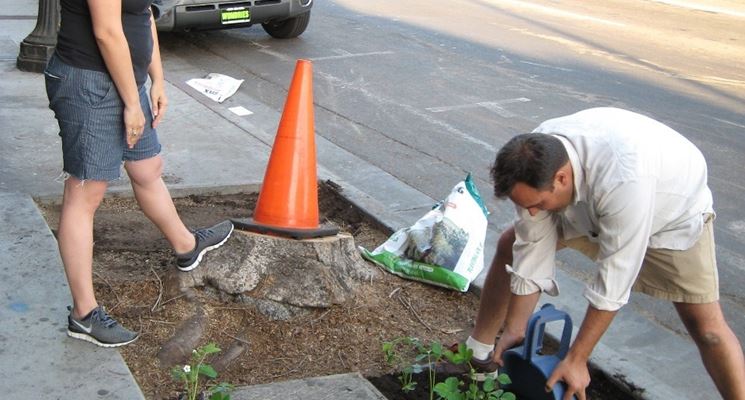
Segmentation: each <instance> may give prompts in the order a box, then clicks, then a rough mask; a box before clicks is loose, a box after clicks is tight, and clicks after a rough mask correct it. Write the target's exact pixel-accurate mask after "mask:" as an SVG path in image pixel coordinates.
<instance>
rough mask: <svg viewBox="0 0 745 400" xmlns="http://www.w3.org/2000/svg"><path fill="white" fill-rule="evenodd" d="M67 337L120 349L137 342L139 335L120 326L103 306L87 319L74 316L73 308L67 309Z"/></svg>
mask: <svg viewBox="0 0 745 400" xmlns="http://www.w3.org/2000/svg"><path fill="white" fill-rule="evenodd" d="M67 309H68V310H70V315H68V316H67V336H70V337H73V338H75V339H80V340H85V341H86V342H91V343H93V344H95V345H98V346H101V347H119V346H124V345H125V344H130V343H132V342H134V341H135V340H137V338H138V337H139V334H138V333H137V332H132V331H130V330H129V329H127V328H125V327H123V326H121V325H119V323H118V322H116V320H114V319H113V318H111V316H109V314H108V313H107V312H106V310H104V308H103V307H102V306H98V307H96V308H94V309H93V311H91V312H90V313H89V314H88V315H87V316H85V318H83V319H81V320H77V319H75V318H73V316H72V307H69V306H68V307H67Z"/></svg>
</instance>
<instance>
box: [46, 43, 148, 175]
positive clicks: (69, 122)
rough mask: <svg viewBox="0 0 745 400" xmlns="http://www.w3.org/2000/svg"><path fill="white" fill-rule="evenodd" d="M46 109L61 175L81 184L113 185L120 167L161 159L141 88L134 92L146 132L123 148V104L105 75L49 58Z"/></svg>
mask: <svg viewBox="0 0 745 400" xmlns="http://www.w3.org/2000/svg"><path fill="white" fill-rule="evenodd" d="M44 78H45V82H46V89H47V97H48V98H49V108H51V109H52V111H54V117H55V118H56V119H57V122H58V123H59V129H60V132H59V135H60V137H61V138H62V159H63V171H64V172H66V173H68V174H70V175H72V176H74V177H76V178H78V179H80V180H86V179H91V180H98V181H112V180H116V179H118V178H119V176H120V170H121V166H122V162H124V161H136V160H144V159H147V158H151V157H154V156H156V155H158V154H159V153H160V148H161V146H160V142H159V141H158V135H157V133H156V132H155V129H153V128H152V121H153V120H152V113H151V111H150V101H149V100H148V94H147V90H146V88H145V85H142V86H141V87H140V88H139V92H140V105H141V107H142V111H143V113H144V114H145V120H146V122H145V131H144V132H143V133H142V137H141V138H140V140H139V141H138V142H137V144H135V146H134V148H132V149H130V148H128V147H127V141H126V137H125V128H124V120H123V118H124V117H123V113H124V103H123V102H122V100H121V98H120V97H119V92H118V91H117V90H116V86H115V85H114V82H113V81H112V80H111V77H110V76H109V74H108V73H106V72H101V71H94V70H89V69H82V68H76V67H72V66H70V65H68V64H65V63H63V62H62V61H61V60H60V59H59V58H58V57H57V55H56V54H55V55H53V56H52V57H51V59H50V60H49V63H48V64H47V67H46V70H45V71H44Z"/></svg>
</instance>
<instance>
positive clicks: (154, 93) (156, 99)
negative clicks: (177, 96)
mask: <svg viewBox="0 0 745 400" xmlns="http://www.w3.org/2000/svg"><path fill="white" fill-rule="evenodd" d="M150 107H151V108H152V112H153V128H157V127H158V124H160V121H161V120H162V119H163V115H164V114H165V113H166V109H167V108H168V97H166V90H165V87H164V85H163V81H158V82H153V84H152V86H150Z"/></svg>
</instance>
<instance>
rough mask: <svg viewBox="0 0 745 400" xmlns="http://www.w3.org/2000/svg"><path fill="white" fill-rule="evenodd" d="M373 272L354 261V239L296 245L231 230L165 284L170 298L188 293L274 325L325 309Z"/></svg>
mask: <svg viewBox="0 0 745 400" xmlns="http://www.w3.org/2000/svg"><path fill="white" fill-rule="evenodd" d="M377 273H378V271H377V269H375V268H374V267H372V266H371V265H370V264H368V263H366V262H365V261H364V260H363V259H362V257H361V256H360V255H359V251H358V249H357V247H356V246H355V244H354V238H353V237H352V236H351V235H349V234H345V233H340V234H337V235H335V236H330V237H325V238H317V239H305V240H295V239H286V238H281V237H275V236H267V235H261V234H256V233H252V232H245V231H239V230H236V231H235V232H234V233H233V236H231V238H230V240H228V242H226V243H225V244H224V245H223V246H222V247H220V248H219V249H216V250H214V251H212V252H210V253H209V255H207V256H206V257H205V258H204V260H202V263H201V264H200V266H199V268H197V269H195V270H194V271H192V272H188V273H183V272H177V271H176V272H174V273H171V274H170V275H169V276H168V277H167V278H166V279H165V281H166V282H165V286H166V293H167V295H168V296H170V297H173V296H175V295H178V292H183V291H185V290H188V289H189V288H193V287H211V288H213V289H214V290H216V291H217V292H218V293H220V294H221V295H223V296H229V297H231V298H232V299H234V300H236V301H240V302H244V303H250V304H253V305H255V306H256V307H257V309H258V310H259V311H260V312H262V313H263V314H265V315H267V316H269V317H270V318H273V319H289V318H292V317H293V316H294V315H297V314H298V313H302V312H303V310H305V309H308V308H327V307H330V306H331V305H333V304H340V303H342V302H344V301H346V300H348V299H349V298H351V296H352V295H353V292H354V289H355V287H356V285H357V283H359V282H364V281H369V280H371V279H372V278H373V277H374V276H375V275H377Z"/></svg>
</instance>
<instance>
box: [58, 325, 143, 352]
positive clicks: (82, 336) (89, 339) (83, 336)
mask: <svg viewBox="0 0 745 400" xmlns="http://www.w3.org/2000/svg"><path fill="white" fill-rule="evenodd" d="M67 336H69V337H71V338H74V339H80V340H84V341H86V342H88V343H93V344H95V345H96V346H100V347H107V348H111V347H120V346H125V345H128V344H130V343H132V342H134V341H135V340H137V339H139V338H140V335H137V336H135V338H134V339H132V340H129V341H126V342H120V343H103V342H99V341H98V340H96V338H94V337H93V336H90V335H88V334H85V333H78V332H73V331H71V330H69V329H68V330H67Z"/></svg>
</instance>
